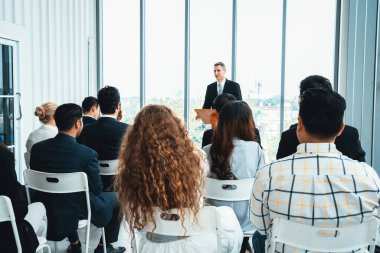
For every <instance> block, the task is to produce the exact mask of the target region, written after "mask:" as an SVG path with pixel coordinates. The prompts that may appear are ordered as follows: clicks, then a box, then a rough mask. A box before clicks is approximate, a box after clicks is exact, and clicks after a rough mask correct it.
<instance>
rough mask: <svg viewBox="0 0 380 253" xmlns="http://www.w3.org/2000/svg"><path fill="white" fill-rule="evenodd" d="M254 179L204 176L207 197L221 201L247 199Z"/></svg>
mask: <svg viewBox="0 0 380 253" xmlns="http://www.w3.org/2000/svg"><path fill="white" fill-rule="evenodd" d="M254 181H255V179H254V178H250V179H240V180H219V179H215V178H209V177H208V178H206V194H207V198H209V199H215V200H223V201H243V200H249V199H250V197H251V193H252V187H253V183H254Z"/></svg>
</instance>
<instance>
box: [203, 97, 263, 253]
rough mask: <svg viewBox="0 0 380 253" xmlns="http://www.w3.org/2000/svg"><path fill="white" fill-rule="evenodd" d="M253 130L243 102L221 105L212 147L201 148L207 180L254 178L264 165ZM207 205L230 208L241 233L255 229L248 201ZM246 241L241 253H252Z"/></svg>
mask: <svg viewBox="0 0 380 253" xmlns="http://www.w3.org/2000/svg"><path fill="white" fill-rule="evenodd" d="M254 129H255V124H254V121H253V116H252V111H251V109H250V108H249V106H248V104H247V103H246V102H243V101H236V102H230V103H227V104H226V105H225V106H223V108H222V110H221V111H220V114H219V122H218V126H217V128H216V129H215V133H214V137H213V139H212V144H211V145H207V146H206V147H204V148H203V150H204V151H205V152H206V154H207V159H208V161H209V163H210V168H211V171H210V175H209V177H212V178H217V179H221V180H236V179H247V178H254V177H255V175H256V171H257V169H259V168H261V167H262V166H264V155H263V152H262V150H261V147H260V145H259V143H257V139H256V135H255V131H254ZM207 202H208V203H209V204H211V205H213V206H230V207H232V209H234V211H235V214H236V216H237V218H238V219H239V223H240V225H241V228H242V230H243V231H250V230H253V229H255V228H254V226H253V224H252V223H251V222H250V221H249V219H248V216H247V212H248V201H239V202H227V201H220V200H213V199H208V200H207ZM248 239H249V238H248V237H245V238H244V241H243V245H242V248H241V251H240V252H246V250H247V251H249V252H251V249H250V246H249V243H248Z"/></svg>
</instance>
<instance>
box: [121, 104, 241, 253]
mask: <svg viewBox="0 0 380 253" xmlns="http://www.w3.org/2000/svg"><path fill="white" fill-rule="evenodd" d="M202 153H203V152H202V151H200V150H198V149H197V148H195V146H194V144H193V143H192V142H191V140H190V138H189V137H188V136H187V131H186V129H185V126H184V125H183V123H182V122H181V120H180V119H179V118H177V117H176V116H174V114H173V112H172V111H171V110H170V109H169V108H168V107H166V106H163V105H148V106H146V107H144V108H143V109H142V110H141V111H140V112H139V113H138V114H137V116H136V118H135V121H134V125H133V126H131V127H130V128H129V129H128V131H127V134H126V135H125V137H124V139H123V143H122V146H121V152H120V156H119V173H118V174H117V176H116V182H115V187H116V189H117V191H118V199H119V202H120V206H121V210H122V215H123V216H124V217H125V219H126V221H127V224H129V226H130V228H131V229H132V230H135V229H143V228H144V227H145V226H146V225H147V224H148V223H150V222H154V221H153V220H152V213H153V207H154V206H157V207H159V208H160V209H161V210H163V211H168V210H170V209H173V208H178V209H180V210H181V211H183V210H184V208H189V209H190V210H192V211H193V212H194V213H195V214H196V213H197V212H198V210H199V209H200V207H201V206H200V205H201V202H202V201H201V200H202V195H203V193H204V175H205V172H206V171H205V170H207V168H204V167H203V166H202V165H201V164H203V165H206V163H207V160H206V159H205V157H204V155H202ZM221 209H222V210H220V211H221V216H222V219H221V222H222V232H221V233H222V249H223V252H238V250H239V248H240V245H241V240H242V232H241V229H240V226H239V223H238V221H237V219H236V216H235V214H234V213H233V211H232V209H230V208H228V207H222V208H221ZM223 226H224V228H225V226H228V230H227V229H226V230H224V229H223ZM140 238H141V239H140V243H139V252H141V253H145V252H149V253H156V252H157V253H159V252H167V253H174V252H176V253H177V252H178V253H181V252H186V253H195V252H216V240H215V236H214V235H213V234H202V235H197V236H190V237H189V236H186V235H184V236H164V235H159V234H154V233H146V232H144V233H142V235H141V237H140ZM212 242H215V244H213V243H212Z"/></svg>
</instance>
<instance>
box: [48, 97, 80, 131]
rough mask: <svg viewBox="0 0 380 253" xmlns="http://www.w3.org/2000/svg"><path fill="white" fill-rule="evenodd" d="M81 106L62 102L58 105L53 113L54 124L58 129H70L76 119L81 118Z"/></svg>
mask: <svg viewBox="0 0 380 253" xmlns="http://www.w3.org/2000/svg"><path fill="white" fill-rule="evenodd" d="M82 113H83V111H82V107H80V106H79V105H77V104H72V103H69V104H63V105H60V106H58V108H57V110H56V111H55V114H54V119H55V124H56V125H57V128H58V130H59V131H68V130H70V129H71V128H72V127H73V126H74V124H75V122H76V121H77V120H78V119H81V118H82Z"/></svg>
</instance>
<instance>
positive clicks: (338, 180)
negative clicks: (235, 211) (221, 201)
mask: <svg viewBox="0 0 380 253" xmlns="http://www.w3.org/2000/svg"><path fill="white" fill-rule="evenodd" d="M379 188H380V179H379V177H378V175H377V173H376V172H375V170H374V169H373V168H371V167H370V166H368V165H367V164H365V163H359V162H357V161H355V160H351V159H350V158H348V157H346V156H344V155H342V154H341V153H340V152H339V151H338V150H336V148H335V144H333V143H304V144H300V145H299V146H298V147H297V152H296V153H295V154H293V155H291V156H288V157H285V158H283V159H280V160H277V161H274V162H272V163H270V164H268V165H266V166H264V167H263V168H261V169H260V170H259V171H258V172H257V178H256V180H255V183H254V186H253V190H252V196H251V202H250V212H249V217H250V220H251V221H252V222H253V224H254V225H255V226H256V227H257V229H258V230H259V232H261V234H266V235H267V237H268V239H267V241H266V247H267V249H268V248H269V247H270V245H269V243H270V241H269V240H270V238H271V229H272V220H273V218H276V217H279V218H285V219H289V220H293V221H295V222H300V223H303V224H307V225H313V226H317V227H323V228H334V227H341V226H349V225H352V224H359V223H361V222H363V220H367V219H368V218H370V217H372V216H376V217H379V212H378V208H379V199H380V193H379ZM289 233H291V231H289ZM276 251H277V252H304V251H301V250H300V249H294V248H292V247H290V246H286V245H283V244H280V243H277V245H276Z"/></svg>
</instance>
